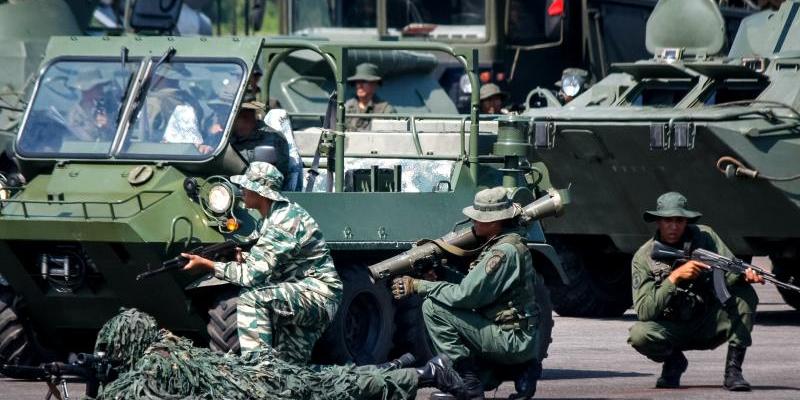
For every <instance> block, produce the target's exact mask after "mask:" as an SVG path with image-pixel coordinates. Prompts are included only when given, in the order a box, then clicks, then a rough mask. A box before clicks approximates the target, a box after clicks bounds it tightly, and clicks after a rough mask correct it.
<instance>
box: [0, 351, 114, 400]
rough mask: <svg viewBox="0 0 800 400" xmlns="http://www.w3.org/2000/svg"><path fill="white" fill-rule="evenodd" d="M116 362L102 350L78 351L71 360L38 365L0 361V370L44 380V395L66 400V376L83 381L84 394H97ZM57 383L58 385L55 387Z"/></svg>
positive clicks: (108, 380) (111, 374) (109, 376)
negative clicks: (45, 385) (45, 390)
mask: <svg viewBox="0 0 800 400" xmlns="http://www.w3.org/2000/svg"><path fill="white" fill-rule="evenodd" d="M118 367H119V363H118V362H117V361H115V360H112V359H111V358H109V357H108V356H107V355H106V353H103V352H97V353H94V354H87V353H80V354H78V357H77V358H76V359H75V361H73V362H71V363H64V362H49V363H45V364H41V365H39V366H38V367H34V366H23V365H6V364H2V365H0V374H3V375H8V376H13V377H25V378H26V379H38V380H43V381H45V382H46V383H47V386H48V390H49V391H48V394H47V398H48V399H49V398H50V397H55V398H56V399H59V400H61V399H64V400H69V392H68V391H67V380H68V379H70V380H71V379H77V380H78V381H80V382H83V383H85V384H86V396H87V397H90V398H94V397H97V393H98V391H99V390H100V385H103V384H106V383H108V382H111V381H112V380H114V379H116V378H117V375H118V370H117V369H118ZM59 386H61V389H59Z"/></svg>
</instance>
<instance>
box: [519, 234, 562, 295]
mask: <svg viewBox="0 0 800 400" xmlns="http://www.w3.org/2000/svg"><path fill="white" fill-rule="evenodd" d="M528 250H530V252H531V254H532V255H533V267H534V268H536V270H537V271H539V273H540V274H542V276H543V277H544V280H545V282H546V283H547V284H548V286H549V285H550V284H553V283H555V284H564V285H569V278H568V277H567V274H566V273H565V272H564V268H563V267H562V266H561V259H560V258H559V257H558V253H556V250H555V249H554V248H553V246H550V245H549V244H547V243H528ZM554 280H555V282H554ZM559 281H560V282H559Z"/></svg>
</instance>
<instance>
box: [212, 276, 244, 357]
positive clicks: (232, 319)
mask: <svg viewBox="0 0 800 400" xmlns="http://www.w3.org/2000/svg"><path fill="white" fill-rule="evenodd" d="M238 297H239V291H238V290H226V291H224V292H222V293H220V294H219V295H217V297H216V298H215V299H214V301H213V302H212V303H211V307H209V309H208V325H206V331H207V332H208V347H209V348H210V349H211V350H214V351H217V352H220V353H227V352H233V353H237V354H238V353H239V351H240V347H239V332H238V329H237V325H236V301H237V298H238Z"/></svg>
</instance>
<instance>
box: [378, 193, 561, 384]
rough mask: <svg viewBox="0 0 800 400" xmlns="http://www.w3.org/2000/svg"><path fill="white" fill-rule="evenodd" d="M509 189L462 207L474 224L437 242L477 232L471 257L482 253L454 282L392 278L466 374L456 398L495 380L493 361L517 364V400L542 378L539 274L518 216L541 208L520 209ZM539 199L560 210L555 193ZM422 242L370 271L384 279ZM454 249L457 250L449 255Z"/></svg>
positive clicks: (397, 293)
mask: <svg viewBox="0 0 800 400" xmlns="http://www.w3.org/2000/svg"><path fill="white" fill-rule="evenodd" d="M507 193H508V192H507V190H506V189H504V188H502V187H495V188H492V189H485V190H482V191H480V192H478V193H477V194H476V195H475V200H474V204H473V205H472V206H471V207H466V208H465V209H464V214H465V215H466V216H468V217H469V218H470V219H471V220H472V222H473V228H472V231H469V230H468V229H467V230H465V231H459V232H456V234H455V235H454V236H455V237H456V239H454V240H450V241H449V243H445V242H444V241H442V240H441V239H437V241H438V243H440V244H439V246H440V247H441V248H447V247H448V246H450V245H453V244H458V245H463V244H466V243H467V242H469V240H465V239H464V238H472V240H474V239H475V237H477V240H476V241H477V242H478V243H477V244H480V247H478V249H476V250H477V251H475V252H474V253H473V254H472V255H475V254H477V253H478V251H479V252H480V253H479V254H477V258H475V261H473V262H472V264H471V265H470V269H469V272H468V273H467V274H466V275H465V276H463V279H461V281H460V282H459V283H450V282H433V281H429V280H424V279H418V278H415V277H411V276H407V275H406V276H401V277H396V278H395V279H394V280H393V282H392V292H393V294H394V297H395V298H397V299H401V298H404V297H406V296H409V295H411V294H414V293H417V294H419V295H420V296H422V297H423V298H424V301H423V303H422V315H423V317H424V320H425V325H426V326H427V330H428V334H429V335H430V338H431V341H432V342H433V346H434V348H435V350H436V353H438V354H442V355H445V356H447V357H448V358H449V359H450V360H452V361H453V366H454V368H455V370H456V371H457V372H458V373H459V375H461V378H462V379H463V384H464V385H463V387H462V388H459V389H458V390H454V391H451V394H453V395H455V396H456V397H457V398H459V399H483V398H484V382H487V381H489V380H496V377H493V376H491V374H492V373H493V372H496V371H495V366H510V365H514V366H515V367H518V368H519V369H517V370H516V371H515V372H517V373H516V374H515V375H516V376H517V379H516V381H515V386H516V390H517V393H516V394H514V395H512V396H511V398H515V399H520V398H525V399H527V398H531V397H532V396H533V394H534V393H535V391H536V382H537V380H538V379H539V377H540V376H541V371H542V367H541V365H542V364H541V360H539V359H537V355H536V354H537V353H536V349H537V346H538V345H539V343H538V341H539V340H540V338H539V337H538V335H537V327H538V326H539V320H540V312H539V306H538V304H537V303H536V300H535V296H534V287H535V286H536V285H535V280H536V279H541V277H540V276H538V277H537V275H536V272H535V270H534V269H533V262H532V257H531V253H530V251H529V250H528V248H527V246H526V244H525V239H524V236H522V235H524V232H522V229H521V228H522V226H521V224H520V223H519V221H518V220H517V219H518V217H522V218H525V217H526V216H527V217H534V218H535V217H541V216H542V215H536V214H537V213H538V211H541V208H539V209H536V207H533V208H531V210H536V211H534V212H533V213H531V214H532V215H528V214H529V212H530V211H529V207H530V206H529V207H526V208H525V210H523V209H522V208H521V207H520V206H519V205H518V204H515V203H512V202H511V200H510V199H509V198H508V194H507ZM541 200H543V201H544V202H547V203H548V205H549V206H552V204H557V206H553V207H551V208H550V209H551V210H555V211H554V212H552V213H558V212H559V211H560V197H557V198H556V200H557V201H552V200H551V199H541ZM537 203H538V204H544V203H539V202H538V201H537ZM534 204H536V203H534ZM548 214H551V213H548ZM545 216H546V215H545ZM473 235H474V236H473ZM437 241H434V243H436V242H437ZM423 246H424V245H422V246H418V247H417V249H422V250H420V251H417V252H415V255H410V254H405V253H404V254H401V255H400V256H396V257H395V259H396V260H395V261H392V260H389V261H386V262H384V263H383V265H381V264H378V265H376V266H373V267H370V269H371V271H372V272H373V276H375V275H377V277H378V278H381V277H386V275H383V273H387V272H386V271H388V269H386V268H387V267H389V268H391V264H392V262H395V263H397V262H398V261H402V260H404V259H410V258H414V257H416V253H423V252H425V250H424V249H425V248H424V247H423ZM462 251H463V250H462ZM411 252H414V251H413V250H412V251H411ZM458 252H459V251H458V249H457V250H456V251H455V253H453V254H457V253H458ZM393 260H394V259H393ZM406 273H408V271H407V272H406ZM479 366H487V367H485V368H479ZM520 370H522V373H519V372H518V371H520ZM482 378H483V379H482ZM440 397H441V398H446V396H444V395H442V396H440Z"/></svg>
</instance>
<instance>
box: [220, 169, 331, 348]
mask: <svg viewBox="0 0 800 400" xmlns="http://www.w3.org/2000/svg"><path fill="white" fill-rule="evenodd" d="M231 181H232V182H234V183H236V184H237V185H240V186H241V187H243V188H245V189H249V190H252V191H254V192H256V193H258V194H259V195H261V196H263V197H266V198H268V199H271V200H272V207H271V210H270V213H269V215H268V216H267V217H266V218H265V219H264V220H263V221H262V222H261V226H260V228H259V231H258V241H257V242H256V244H255V245H254V246H253V247H252V249H251V250H250V251H249V252H245V253H242V256H243V259H244V260H243V262H242V263H239V262H236V261H232V262H227V263H223V262H217V263H215V264H214V275H215V276H216V277H217V278H220V279H224V280H227V281H229V282H232V283H234V284H236V285H239V286H241V287H242V290H241V292H240V295H239V298H238V304H237V323H238V326H239V343H240V344H241V348H242V351H243V352H247V351H253V350H257V349H259V348H264V347H272V348H274V349H275V350H276V351H277V352H278V355H279V356H280V357H282V358H284V359H286V360H291V361H293V362H297V363H306V362H308V359H309V357H310V356H311V350H312V348H313V346H314V343H315V342H316V341H317V339H319V337H320V336H322V333H323V331H324V330H325V328H326V327H327V326H328V324H329V323H330V322H331V320H332V319H333V317H334V315H335V314H336V309H337V308H338V306H339V303H340V301H341V297H342V282H341V280H340V279H339V275H338V274H337V272H336V268H334V265H333V259H332V258H331V256H330V251H329V250H328V247H327V245H326V243H325V239H324V238H323V237H322V232H321V231H320V230H319V226H317V223H316V222H315V221H314V219H313V218H311V216H310V215H309V214H308V212H306V210H304V209H303V208H302V207H300V206H299V205H297V204H295V203H292V202H290V201H289V200H288V199H286V198H285V197H283V196H282V195H281V194H280V193H279V192H277V189H278V188H280V186H281V184H282V181H283V177H282V176H281V174H280V172H278V170H277V169H276V168H275V167H274V166H272V165H271V164H268V163H265V162H254V163H251V164H250V166H249V167H248V168H247V171H246V172H245V175H237V176H233V177H231Z"/></svg>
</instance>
